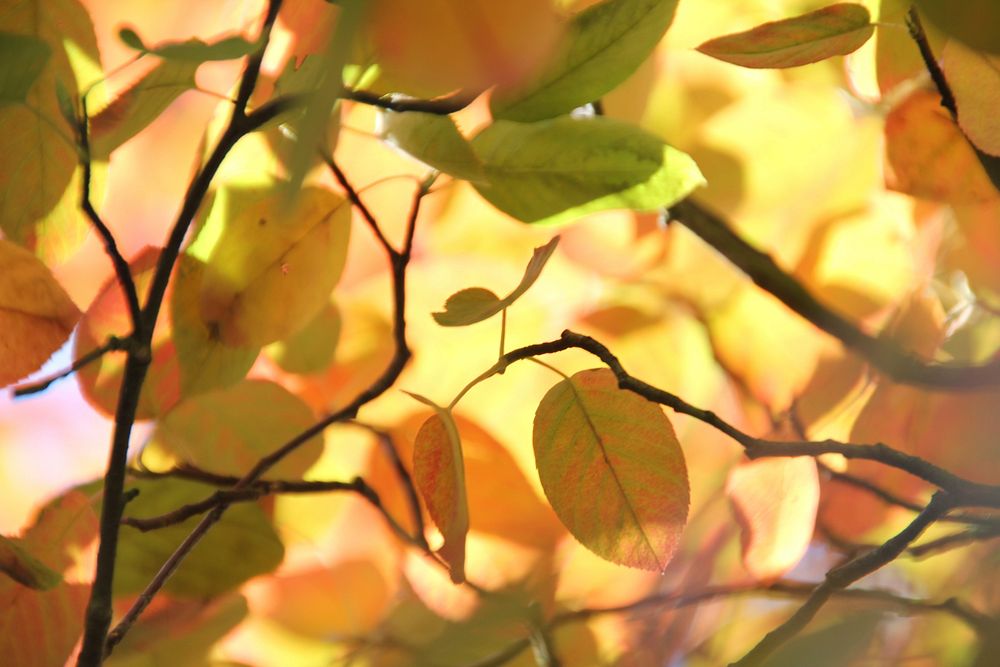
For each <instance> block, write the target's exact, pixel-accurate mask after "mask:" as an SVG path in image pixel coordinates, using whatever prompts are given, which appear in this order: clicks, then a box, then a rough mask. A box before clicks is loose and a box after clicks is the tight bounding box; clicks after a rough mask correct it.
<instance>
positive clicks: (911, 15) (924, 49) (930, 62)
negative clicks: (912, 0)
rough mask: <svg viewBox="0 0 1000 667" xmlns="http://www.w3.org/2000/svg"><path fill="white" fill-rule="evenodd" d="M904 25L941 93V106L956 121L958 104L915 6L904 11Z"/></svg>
mask: <svg viewBox="0 0 1000 667" xmlns="http://www.w3.org/2000/svg"><path fill="white" fill-rule="evenodd" d="M906 27H907V29H909V31H910V37H912V38H913V41H914V42H915V43H916V45H917V49H919V50H920V57H921V58H922V59H923V61H924V67H926V68H927V72H928V73H929V74H930V75H931V81H933V82H934V87H936V88H937V89H938V93H939V94H940V95H941V106H943V107H944V108H945V109H947V110H948V113H950V114H951V119H952V120H954V121H958V106H957V105H956V104H955V94H954V93H952V92H951V86H949V85H948V80H947V79H945V77H944V72H943V71H941V66H940V65H938V62H937V59H936V58H934V53H933V51H931V44H930V42H928V41H927V34H926V33H925V32H924V26H923V24H922V23H921V22H920V15H919V14H917V8H916V6H911V7H910V9H909V11H908V12H906Z"/></svg>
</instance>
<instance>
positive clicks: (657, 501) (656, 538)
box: [533, 369, 690, 570]
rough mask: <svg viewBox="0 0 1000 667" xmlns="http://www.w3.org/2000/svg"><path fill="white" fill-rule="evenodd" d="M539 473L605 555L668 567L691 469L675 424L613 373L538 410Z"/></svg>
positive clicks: (592, 377)
mask: <svg viewBox="0 0 1000 667" xmlns="http://www.w3.org/2000/svg"><path fill="white" fill-rule="evenodd" d="M533 442H534V448H535V461H536V463H537V465H538V475H539V477H540V478H541V481H542V487H543V488H544V489H545V495H546V497H548V499H549V502H550V503H551V504H552V507H553V509H555V511H556V514H557V515H559V519H560V520H561V521H562V522H563V524H564V525H565V526H566V527H567V528H568V529H569V531H570V532H571V533H572V534H573V536H574V537H576V538H577V539H578V540H579V541H580V542H581V543H582V544H583V545H584V546H586V547H587V548H588V549H590V550H591V551H593V552H594V553H595V554H597V555H598V556H600V557H601V558H604V559H607V560H610V561H611V562H614V563H619V564H621V565H628V566H630V567H637V568H642V569H646V570H663V569H664V568H665V567H666V566H667V564H668V563H669V562H670V559H671V558H672V557H673V555H674V551H675V550H676V549H677V545H678V542H679V540H680V533H681V531H682V530H683V528H684V524H685V523H686V521H687V511H688V502H689V495H690V491H689V489H688V478H687V469H686V467H685V465H684V455H683V453H682V452H681V448H680V445H679V444H678V442H677V437H676V436H675V435H674V431H673V427H672V426H671V425H670V421H669V420H668V419H667V417H666V416H665V415H664V414H663V411H662V410H661V409H660V407H659V406H657V405H656V404H654V403H650V402H649V401H647V400H646V399H644V398H642V397H640V396H638V395H636V394H633V393H631V392H628V391H624V390H622V389H619V388H618V381H617V380H616V379H615V376H614V374H613V373H612V372H611V371H609V370H605V369H597V370H590V371H582V372H580V373H577V374H576V375H574V376H573V377H572V378H570V379H568V380H564V381H562V382H560V383H559V384H557V385H556V386H555V387H553V388H552V389H550V390H549V392H548V393H547V394H546V395H545V397H544V398H543V399H542V402H541V403H540V404H539V405H538V410H537V412H536V413H535V425H534V435H533Z"/></svg>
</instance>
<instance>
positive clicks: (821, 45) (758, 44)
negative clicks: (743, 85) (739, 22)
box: [698, 2, 875, 68]
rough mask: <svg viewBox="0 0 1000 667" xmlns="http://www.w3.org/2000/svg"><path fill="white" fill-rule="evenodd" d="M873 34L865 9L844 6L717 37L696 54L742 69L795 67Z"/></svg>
mask: <svg viewBox="0 0 1000 667" xmlns="http://www.w3.org/2000/svg"><path fill="white" fill-rule="evenodd" d="M874 31H875V26H874V25H872V23H871V17H870V15H869V14H868V9H867V8H865V7H864V6H863V5H856V4H852V3H846V2H845V3H841V4H836V5H830V6H829V7H824V8H823V9H818V10H816V11H814V12H809V13H808V14H803V15H802V16H796V17H794V18H790V19H785V20H783V21H773V22H771V23H764V24H763V25H759V26H757V27H756V28H753V29H751V30H747V31H745V32H740V33H736V34H733V35H726V36H724V37H717V38H716V39H711V40H709V41H707V42H705V43H704V44H702V45H701V46H699V47H698V50H699V51H701V52H702V53H704V54H705V55H708V56H712V57H713V58H718V59H719V60H724V61H726V62H727V63H733V64H734V65H740V66H742V67H758V68H769V67H798V66H799V65H807V64H809V63H814V62H818V61H820V60H825V59H827V58H830V57H831V56H842V55H846V54H848V53H851V52H852V51H855V50H857V49H858V48H859V47H860V46H861V45H862V44H864V43H865V42H867V41H868V38H869V37H871V36H872V33H873V32H874Z"/></svg>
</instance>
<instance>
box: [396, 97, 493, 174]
mask: <svg viewBox="0 0 1000 667" xmlns="http://www.w3.org/2000/svg"><path fill="white" fill-rule="evenodd" d="M378 127H379V131H378V134H379V135H380V136H381V137H382V139H383V140H384V141H385V142H386V143H388V144H389V145H390V146H395V147H396V148H398V149H399V150H401V151H403V152H404V153H406V154H407V155H409V156H410V157H412V158H414V159H415V160H417V161H419V162H423V163H424V164H426V165H427V166H429V167H433V168H434V169H437V170H438V171H443V172H444V173H446V174H448V175H450V176H454V177H455V178H462V179H465V180H470V181H474V180H478V179H481V178H482V177H483V168H482V165H481V164H480V163H479V158H478V157H476V154H475V152H473V150H472V147H471V146H470V145H469V142H468V141H466V140H465V137H463V136H462V135H461V133H460V132H459V131H458V128H457V127H455V121H453V120H452V119H451V117H450V116H442V115H439V114H430V113H418V112H415V111H409V112H405V113H397V112H395V111H385V112H383V113H381V114H380V115H379V121H378Z"/></svg>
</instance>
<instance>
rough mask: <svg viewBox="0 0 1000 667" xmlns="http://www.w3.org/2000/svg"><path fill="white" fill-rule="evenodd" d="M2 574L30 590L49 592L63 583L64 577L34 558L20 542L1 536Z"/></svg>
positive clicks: (0, 562)
mask: <svg viewBox="0 0 1000 667" xmlns="http://www.w3.org/2000/svg"><path fill="white" fill-rule="evenodd" d="M0 572H3V573H4V574H5V575H7V576H8V577H10V578H11V579H13V580H14V581H16V582H18V583H19V584H21V585H23V586H27V587H28V588H34V589H36V590H40V591H47V590H51V589H52V588H55V587H56V586H58V585H59V584H61V583H62V575H60V574H59V573H58V572H56V571H54V570H52V568H50V567H49V566H47V565H46V564H45V563H43V562H42V561H40V560H38V559H37V558H35V556H33V555H32V554H31V553H30V552H29V551H28V550H27V549H26V548H25V547H24V546H23V545H22V544H20V540H12V539H10V538H8V537H4V536H3V535H0Z"/></svg>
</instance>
